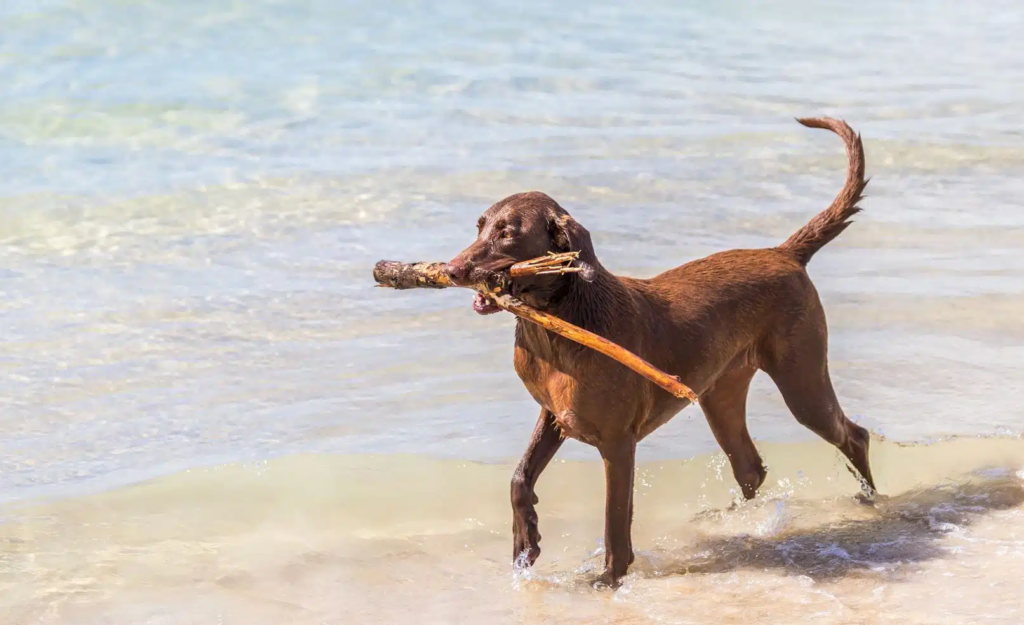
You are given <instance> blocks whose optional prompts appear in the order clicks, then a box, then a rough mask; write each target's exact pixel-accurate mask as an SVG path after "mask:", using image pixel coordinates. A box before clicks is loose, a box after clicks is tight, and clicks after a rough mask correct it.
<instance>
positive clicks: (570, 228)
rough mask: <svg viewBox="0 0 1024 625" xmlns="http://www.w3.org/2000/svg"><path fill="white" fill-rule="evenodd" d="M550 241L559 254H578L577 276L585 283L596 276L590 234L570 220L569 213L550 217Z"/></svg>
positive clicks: (577, 223) (576, 222) (573, 220)
mask: <svg viewBox="0 0 1024 625" xmlns="http://www.w3.org/2000/svg"><path fill="white" fill-rule="evenodd" d="M549 223H550V227H551V241H552V242H553V243H554V244H555V247H556V248H557V250H558V251H559V252H579V253H580V256H579V260H578V261H576V262H577V265H578V266H579V267H580V268H581V269H582V271H581V272H580V273H579V274H578V275H579V277H580V278H582V279H583V280H584V281H586V282H590V281H592V280H593V279H594V276H595V275H596V270H595V269H594V262H595V261H596V257H595V255H594V244H593V243H592V242H591V240H590V232H589V231H588V230H587V229H586V228H584V227H583V226H581V225H580V223H579V222H578V221H576V220H575V219H573V218H572V216H570V215H569V213H561V214H558V215H552V217H551V220H550V222H549Z"/></svg>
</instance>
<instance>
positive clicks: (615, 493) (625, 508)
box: [597, 439, 636, 588]
mask: <svg viewBox="0 0 1024 625" xmlns="http://www.w3.org/2000/svg"><path fill="white" fill-rule="evenodd" d="M600 451H601V457H602V458H603V459H604V471H605V489H606V493H605V518H604V549H605V552H604V573H602V574H601V576H600V577H599V578H598V580H597V581H598V582H600V583H604V584H606V585H608V586H610V587H612V588H615V587H616V586H618V583H619V579H620V578H622V577H623V576H624V575H625V574H626V569H628V568H629V565H630V564H631V563H632V562H633V542H632V539H631V537H630V532H631V531H632V527H631V526H632V524H633V473H634V463H635V457H636V441H635V440H633V439H626V440H619V441H615V442H614V443H612V444H610V445H603V446H601V448H600Z"/></svg>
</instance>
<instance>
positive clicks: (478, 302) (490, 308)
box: [473, 293, 501, 315]
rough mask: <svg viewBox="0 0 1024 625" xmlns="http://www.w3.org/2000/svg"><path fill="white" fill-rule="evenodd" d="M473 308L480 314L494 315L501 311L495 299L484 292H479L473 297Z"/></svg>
mask: <svg viewBox="0 0 1024 625" xmlns="http://www.w3.org/2000/svg"><path fill="white" fill-rule="evenodd" d="M473 310H475V311H476V313H477V314H478V315H493V314H494V313H496V312H500V311H501V308H500V307H498V305H497V304H496V303H495V302H494V300H493V299H491V298H489V297H487V296H486V295H484V294H483V293H477V294H476V297H474V298H473Z"/></svg>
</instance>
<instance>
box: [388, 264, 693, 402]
mask: <svg viewBox="0 0 1024 625" xmlns="http://www.w3.org/2000/svg"><path fill="white" fill-rule="evenodd" d="M577 256H578V253H577V252H569V253H568V254H549V255H547V256H541V257H539V258H534V259H531V260H527V261H523V262H521V263H516V264H515V265H513V266H512V267H511V268H509V270H508V272H507V274H506V273H493V274H490V275H489V276H488V277H487V278H485V279H484V280H482V281H481V282H479V283H477V284H474V285H472V286H470V287H469V288H471V289H473V290H475V291H477V292H479V293H483V294H484V295H486V296H487V297H489V298H490V299H491V300H493V301H494V302H495V303H496V304H497V305H498V307H500V308H502V309H504V310H507V311H509V312H510V313H512V314H513V315H516V316H517V317H521V318H523V319H526V320H527V321H530V322H532V323H535V324H537V325H539V326H541V327H542V328H544V329H546V330H550V331H551V332H554V333H556V334H558V335H560V336H563V337H565V338H567V339H569V340H571V341H575V342H577V343H579V344H580V345H583V346H585V347H589V348H591V349H593V350H595V351H598V352H600V353H602V354H604V355H605V356H608V357H609V358H612V359H613V360H616V361H618V362H619V363H621V364H623V365H625V366H627V367H629V368H630V369H632V370H633V371H635V372H637V373H639V374H640V375H642V376H644V377H645V378H647V379H648V380H650V381H651V382H654V383H655V384H657V385H658V386H660V387H661V388H663V389H665V390H666V391H668V392H669V393H671V394H672V395H674V396H676V397H678V398H680V399H688V400H690V401H691V402H692V403H697V395H696V393H694V392H693V391H692V390H691V389H690V387H688V386H686V385H685V384H683V383H682V382H681V381H680V380H679V378H677V377H675V376H673V375H669V374H668V373H665V372H664V371H662V370H661V369H658V368H657V367H655V366H654V365H652V364H651V363H649V362H647V361H646V360H644V359H643V358H640V357H639V356H637V355H636V354H634V353H632V352H631V351H629V350H627V349H625V348H623V347H621V346H619V345H616V344H615V343H612V342H611V341H609V340H608V339H606V338H603V337H600V336H598V335H596V334H594V333H593V332H589V331H587V330H584V329H583V328H580V327H578V326H575V325H573V324H571V323H568V322H566V321H563V320H561V319H559V318H558V317H555V316H554V315H549V314H548V313H545V312H542V311H540V310H537V309H536V308H533V307H531V306H527V305H526V304H524V303H522V302H521V301H519V300H518V299H516V298H515V297H512V295H510V294H509V293H508V283H509V280H510V278H522V277H526V276H543V275H553V274H567V273H575V274H582V275H580V278H581V279H585V280H586V279H588V277H589V278H590V279H592V277H593V275H592V272H593V270H592V269H591V268H589V267H588V266H582V263H577ZM574 263H576V264H574ZM588 271H589V273H590V274H591V275H590V276H587V275H586V274H587V273H588ZM373 278H374V280H376V281H377V286H385V287H391V288H393V289H443V288H447V287H454V286H458V285H456V284H454V283H453V282H452V281H451V279H450V278H449V277H448V274H447V273H446V272H445V264H444V263H409V264H407V263H400V262H397V261H393V260H382V261H380V262H378V263H377V264H376V266H374V268H373Z"/></svg>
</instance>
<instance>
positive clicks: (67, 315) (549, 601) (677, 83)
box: [0, 0, 1024, 623]
mask: <svg viewBox="0 0 1024 625" xmlns="http://www.w3.org/2000/svg"><path fill="white" fill-rule="evenodd" d="M553 6H554V5H550V4H540V3H536V4H520V5H515V6H513V5H505V4H500V3H493V2H477V3H466V2H451V3H432V4H430V5H421V4H417V3H403V2H377V3H366V4H363V3H343V4H338V3H329V2H309V3H303V4H301V5H298V4H295V3H276V2H248V3H229V2H223V1H215V2H205V3H198V2H175V3H155V2H142V1H119V2H114V1H111V0H80V1H77V2H69V1H66V0H65V1H60V0H54V1H45V2H39V1H32V2H29V1H26V0H8V2H6V3H4V4H3V5H2V6H0V85H3V87H2V91H0V93H2V94H3V97H2V98H0V163H3V165H4V171H5V172H6V173H7V175H6V176H4V177H3V178H2V179H0V327H2V329H3V341H4V344H3V350H2V351H0V408H2V409H0V434H2V435H0V504H2V505H3V507H2V508H0V516H2V518H3V519H4V521H3V523H2V525H0V537H2V540H3V541H2V542H0V607H2V608H3V610H0V622H12V623H23V622H25V623H36V622H61V623H63V622H76V623H77V622H85V623H89V622H104V623H141V622H152V623H179V622H190V621H191V620H195V621H200V622H217V619H221V620H222V621H223V622H268V623H270V622H274V623H276V622H350V621H354V620H355V618H356V617H354V616H352V615H356V616H358V617H359V618H363V619H366V618H376V619H378V620H383V621H385V622H392V621H403V620H406V619H408V618H409V615H411V614H415V615H417V616H418V617H419V618H421V620H423V621H426V622H453V621H455V622H507V621H519V622H545V621H559V622H565V621H570V622H572V621H574V620H578V621H580V622H658V623H663V622H664V623H671V622H681V623H684V622H704V621H706V620H709V619H711V618H712V617H714V618H721V619H723V620H725V621H726V622H728V621H729V619H733V620H740V619H743V620H745V621H749V620H750V618H751V615H752V614H756V615H757V616H756V619H757V622H772V621H773V620H778V621H779V622H793V621H795V620H811V618H812V617H820V618H827V619H830V620H831V621H834V622H863V623H869V622H886V621H887V620H900V621H904V622H929V623H933V622H951V623H952V622H964V621H981V620H987V621H990V622H1006V623H1016V622H1019V621H1020V616H1019V612H1014V610H1019V609H1020V608H1019V607H1018V606H1020V603H1021V602H1020V600H1019V598H1018V597H1017V595H1018V594H1019V593H1016V594H1015V593H1014V592H1012V591H1011V590H1010V589H1012V588H1014V587H1015V586H1014V584H1016V583H1017V582H1016V580H1018V579H1019V578H1020V573H1021V572H1022V570H1021V569H1022V566H1021V559H1020V554H1021V542H1020V541H1021V540H1022V537H1021V535H1020V533H1019V531H1018V530H1017V529H1016V528H1017V527H1019V526H1020V509H1021V508H1020V501H1019V500H1018V499H1017V497H1018V494H1019V491H1020V488H1021V481H1020V477H1019V476H1018V475H1017V473H1018V472H1019V471H1020V470H1021V468H1022V467H1024V464H1022V459H1024V452H1022V450H1021V448H1020V447H1019V445H1020V435H1021V432H1022V430H1024V414H1022V411H1021V408H1020V407H1021V405H1024V387H1022V385H1021V384H1020V380H1021V379H1024V365H1022V364H1021V363H1024V325H1022V324H1021V323H1020V319H1021V318H1022V313H1024V280H1022V278H1024V254H1022V253H1021V249H1022V247H1024V212H1022V210H1021V208H1020V205H1021V199H1022V198H1024V182H1022V180H1024V175H1022V174H1024V147H1022V146H1024V142H1022V138H1024V133H1022V131H1021V128H1024V43H1022V42H1021V40H1020V37H1019V35H1018V32H1019V31H1020V29H1021V26H1022V25H1024V19H1022V18H1024V8H1022V7H1021V6H1020V5H1019V3H1014V2H981V3H970V4H968V3H963V5H962V6H954V5H942V6H941V7H939V6H933V5H930V4H927V3H898V4H896V5H893V4H891V3H882V2H867V3H858V4H857V5H856V6H851V7H848V8H841V7H831V6H830V7H829V8H828V10H826V9H824V8H823V5H814V4H812V3H807V2H796V1H793V2H773V3H767V4H765V3H761V4H758V5H756V6H755V5H754V4H753V3H742V2H725V3H718V4H715V5H714V6H710V5H708V6H690V7H677V6H674V5H673V4H671V3H665V2H640V3H633V4H631V5H630V6H628V7H612V6H610V5H603V4H600V3H598V4H594V3H589V4H579V3H570V4H568V5H565V4H563V5H561V6H560V8H553ZM819 114H831V115H836V116H841V117H844V118H846V119H847V120H848V121H850V123H851V124H852V125H853V126H854V127H855V128H856V129H857V130H858V131H860V132H861V133H862V134H863V136H864V139H865V147H866V151H867V159H868V172H869V174H870V175H871V176H872V177H873V179H872V182H871V185H870V187H869V198H868V200H866V201H865V203H864V206H865V209H866V210H865V212H864V213H863V214H862V216H860V217H858V221H857V223H856V224H855V225H854V226H853V227H852V228H850V229H849V230H848V231H847V232H846V233H844V234H843V236H842V237H841V238H840V239H839V240H837V241H836V242H835V243H833V244H831V245H829V247H828V248H827V249H826V250H824V251H823V252H822V253H821V254H819V255H818V256H816V257H815V259H814V261H813V263H812V264H811V267H810V271H811V275H812V277H813V278H814V280H815V282H816V285H817V287H818V289H819V291H820V293H821V295H822V298H823V300H824V302H825V306H826V310H827V312H828V318H829V323H830V332H831V342H830V361H831V369H832V372H833V377H834V380H835V384H836V388H837V392H838V393H839V396H840V400H841V401H842V403H843V406H844V407H845V410H846V412H847V413H848V414H850V415H851V417H854V418H855V419H856V420H857V421H858V422H860V423H861V424H863V425H865V426H866V427H869V428H870V429H871V430H872V431H873V432H874V433H876V434H877V435H880V436H884V437H885V438H886V439H887V441H888V442H885V443H878V444H876V445H875V447H874V449H873V461H874V463H875V465H876V468H875V473H876V477H877V479H878V481H879V484H880V486H881V488H882V492H883V493H884V494H885V495H887V496H889V497H891V499H883V500H880V501H879V502H878V503H877V505H876V506H875V507H874V508H870V507H866V506H863V505H861V504H858V503H856V502H855V501H854V500H853V498H852V495H853V494H854V492H855V488H856V483H855V481H854V480H853V479H852V478H850V477H849V476H848V475H847V474H846V472H845V469H843V468H842V465H841V464H840V463H839V461H838V458H837V457H836V455H835V453H834V452H832V450H831V449H829V448H828V447H827V446H826V445H824V444H823V443H821V442H820V441H817V440H816V439H814V438H813V436H812V435H810V434H809V433H808V432H806V431H805V430H803V429H802V428H801V427H800V426H799V425H797V424H796V423H795V422H794V421H793V419H792V418H791V417H790V416H789V415H788V413H787V411H786V409H785V406H784V404H783V403H782V401H781V398H780V397H779V396H778V393H777V392H776V391H775V389H774V388H772V387H771V385H770V383H769V382H768V381H767V380H766V379H765V378H763V377H762V376H759V377H758V378H756V379H755V383H754V387H753V389H752V396H751V400H750V412H751V414H750V423H751V431H752V433H753V434H754V436H755V438H756V439H757V440H758V441H759V445H760V446H761V447H763V448H765V450H766V456H767V457H768V459H769V462H770V464H771V467H770V470H771V473H770V476H769V484H770V485H771V486H770V487H769V488H768V492H767V493H766V494H765V496H764V497H763V498H762V499H761V500H759V501H757V502H754V503H750V504H744V505H742V506H740V507H739V508H737V509H736V510H732V511H726V512H721V510H722V509H724V508H726V507H727V506H728V505H729V503H730V501H731V498H732V495H731V494H730V492H729V491H730V489H734V488H735V485H734V484H733V483H732V481H731V478H730V477H729V475H728V473H729V472H728V469H725V471H724V477H721V478H719V474H720V472H721V471H722V466H723V461H724V458H723V457H722V456H721V455H720V454H718V455H708V454H714V453H716V452H717V448H716V446H715V444H714V441H713V439H712V437H711V434H710V432H709V430H708V428H707V426H706V425H705V424H704V422H703V419H702V417H701V416H700V414H699V411H698V410H696V409H690V410H688V411H686V412H684V413H682V414H681V415H680V416H679V417H677V418H676V420H674V421H673V422H671V423H670V424H668V425H667V426H665V427H664V428H662V430H660V431H659V432H658V433H657V434H656V435H654V436H652V437H651V438H650V439H648V440H647V441H645V442H644V444H643V445H642V446H641V449H640V452H639V454H640V458H641V460H642V461H644V462H645V463H646V464H645V468H644V469H643V471H646V472H647V474H648V475H649V477H650V479H649V480H648V482H650V484H652V486H651V487H650V488H651V489H652V490H651V492H649V493H645V496H644V498H643V499H642V500H641V499H638V507H637V519H636V524H637V530H636V531H637V536H636V540H635V542H636V545H637V548H638V550H639V551H640V556H638V558H639V559H638V564H637V566H636V576H635V577H633V578H631V581H630V582H629V583H628V584H627V585H626V587H624V588H623V589H622V590H620V591H618V592H616V593H614V594H612V593H603V594H602V593H594V592H593V591H590V590H588V589H587V588H588V587H587V586H586V584H585V583H584V580H585V577H586V571H585V570H582V569H586V567H588V566H589V565H590V563H593V562H598V561H599V560H600V557H599V556H595V557H594V558H588V556H589V554H591V553H593V552H594V550H595V549H597V547H598V545H597V544H596V542H595V541H596V538H597V537H599V536H601V534H602V532H601V527H600V524H601V510H602V507H603V504H602V494H601V492H600V483H601V476H600V467H599V465H597V464H595V463H593V460H594V453H593V452H592V451H591V450H589V449H587V448H584V447H583V446H581V445H575V444H569V445H566V447H565V448H564V449H563V451H562V452H561V453H560V455H559V458H563V459H566V460H568V461H569V462H567V463H566V464H558V465H556V466H555V467H553V468H552V469H551V474H550V475H547V474H546V475H545V477H544V478H543V479H542V480H541V485H540V491H541V497H542V503H541V506H540V507H539V513H540V515H541V527H542V529H541V531H542V533H543V534H544V535H545V540H544V544H543V547H544V549H545V552H544V555H542V559H541V562H540V564H539V566H538V569H537V570H536V571H534V572H533V573H532V574H530V575H520V576H519V577H518V578H513V577H512V574H511V570H510V567H509V565H508V562H507V560H508V559H509V557H508V556H509V554H508V553H507V552H508V551H509V549H510V546H509V544H510V542H511V541H510V540H509V539H508V538H509V537H508V535H507V534H508V526H509V522H508V520H509V519H508V517H509V511H508V509H507V503H506V499H507V492H508V491H507V488H508V486H507V479H508V475H509V470H510V469H509V467H510V464H511V463H514V462H515V459H516V458H517V456H518V454H519V453H520V452H521V451H522V448H523V446H524V445H525V443H526V440H527V438H528V435H529V431H530V429H531V427H532V423H533V420H534V417H535V415H536V412H537V408H536V406H535V405H534V404H533V402H532V400H531V399H530V398H529V397H528V395H527V394H526V392H525V391H524V390H523V388H522V387H521V385H520V384H519V383H518V380H517V379H516V378H515V375H514V373H513V371H512V367H511V342H512V336H511V327H512V321H511V320H510V319H509V318H505V317H502V316H495V317H487V318H481V317H477V316H476V315H474V314H473V313H472V312H471V310H470V299H471V298H470V297H469V296H467V295H466V293H463V292H427V293H420V292H401V293H398V292H390V291H384V290H382V289H373V288H372V285H371V281H370V277H369V268H370V266H371V265H372V263H373V262H375V261H376V260H378V259H380V258H395V259H403V260H417V259H438V260H444V259H447V258H449V257H451V256H452V255H453V254H454V253H455V252H456V251H458V250H459V249H461V248H462V247H464V246H465V245H466V244H467V243H468V242H469V240H470V238H471V237H472V236H473V230H474V223H475V220H476V217H477V216H478V214H479V213H480V212H481V211H482V210H483V209H484V208H486V207H487V206H488V205H489V204H490V203H492V202H493V201H495V200H497V199H499V198H501V197H503V196H505V195H507V194H509V193H513V192H516V191H521V190H525V189H541V190H544V191H547V192H548V193H550V194H551V195H553V196H554V197H555V198H556V199H557V200H559V201H560V202H561V203H562V204H563V205H564V206H566V207H567V208H568V209H569V210H570V211H571V212H572V213H573V215H574V216H575V217H576V218H577V219H578V220H579V221H581V222H582V223H584V224H585V225H586V226H587V227H588V228H589V229H590V230H591V232H592V233H593V234H594V239H595V243H596V245H597V247H598V253H599V255H600V256H601V258H602V260H603V262H604V263H605V264H606V265H607V266H608V267H609V268H611V269H612V270H614V271H616V272H620V273H626V274H632V275H639V276H648V275H653V274H655V273H658V272H659V271H661V270H663V269H665V268H667V267H669V266H673V265H676V264H679V263H682V262H685V261H687V260H690V259H693V258H697V257H699V256H702V255H705V254H708V253H711V252H714V251H718V250H722V249H727V248H733V247H749V246H766V245H773V244H776V243H777V242H779V241H781V240H782V239H784V238H785V237H786V236H788V234H789V233H790V232H792V231H793V230H794V229H796V228H797V227H799V226H800V225H801V224H803V223H804V222H805V221H806V220H807V219H809V218H810V217H811V216H812V215H813V214H814V213H816V212H817V211H819V210H821V209H822V208H823V207H824V206H826V205H827V204H828V202H829V201H830V200H831V198H832V197H833V195H834V194H835V192H836V191H837V190H838V188H839V186H840V185H841V182H842V175H843V171H844V159H843V154H842V149H841V146H840V144H839V142H838V140H837V139H836V138H835V137H833V136H830V135H829V134H828V133H823V132H819V131H811V130H808V129H804V128H802V127H800V126H799V125H797V124H795V123H794V122H793V121H792V118H793V117H794V116H798V115H819ZM951 435H958V436H960V437H961V438H957V439H955V440H953V441H951V442H946V443H941V444H940V443H935V442H934V441H936V440H939V439H943V438H945V437H948V436H951ZM964 437H966V438H964ZM897 442H903V443H909V442H915V443H917V445H916V446H910V447H900V446H898V445H897V444H896V443H897ZM233 463H242V464H233ZM205 467H221V468H205ZM996 469H998V470H996ZM979 470H981V471H984V472H983V473H980V474H979V473H977V471H979ZM183 472H185V473H183ZM830 478H831V479H830ZM151 480H152V481H151ZM786 480H788V481H786ZM780 481H782V482H781V483H780ZM641 484H643V482H642V481H641ZM702 484H703V486H702ZM640 488H641V489H642V488H643V486H641V487H640ZM640 492H643V491H642V490H641V491H640ZM641 501H642V502H643V505H641ZM979 502H980V503H979ZM708 511H710V512H708ZM466 519H475V520H476V521H473V522H470V521H467V520H466ZM476 523H479V525H476ZM947 523H948V524H949V525H944V524H947ZM843 553H845V554H846V556H843V555H842V554H843ZM878 554H881V555H878ZM858 563H861V564H858ZM863 563H869V564H863ZM876 565H877V566H878V567H881V568H879V569H878V570H875V568H872V567H875V566H876ZM396 597H403V598H402V599H400V600H399V599H396ZM5 615H13V616H5ZM4 619H7V620H6V621H4Z"/></svg>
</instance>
